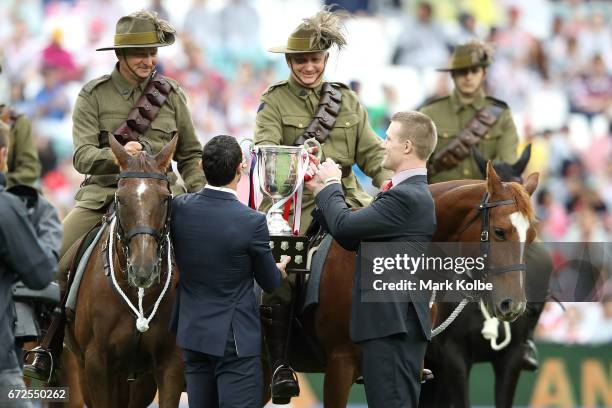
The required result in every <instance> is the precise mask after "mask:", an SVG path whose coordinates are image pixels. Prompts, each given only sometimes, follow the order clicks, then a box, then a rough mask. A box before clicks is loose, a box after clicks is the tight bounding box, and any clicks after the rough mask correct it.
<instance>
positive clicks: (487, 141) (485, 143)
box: [419, 90, 518, 183]
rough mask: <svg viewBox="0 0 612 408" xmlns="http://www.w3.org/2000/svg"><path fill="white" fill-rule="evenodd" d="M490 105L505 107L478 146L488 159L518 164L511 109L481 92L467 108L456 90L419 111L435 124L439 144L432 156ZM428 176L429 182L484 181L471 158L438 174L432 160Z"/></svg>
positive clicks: (516, 142) (428, 103) (516, 139)
mask: <svg viewBox="0 0 612 408" xmlns="http://www.w3.org/2000/svg"><path fill="white" fill-rule="evenodd" d="M490 105H498V106H502V107H504V108H505V110H504V112H503V113H502V114H501V116H500V117H499V119H498V120H497V122H495V124H494V125H493V126H492V127H491V128H490V129H489V131H488V132H487V133H486V134H485V135H484V137H483V138H482V140H481V141H480V143H478V149H479V150H480V151H481V152H482V155H483V157H484V158H486V159H489V160H494V161H500V162H502V161H503V162H508V163H514V162H515V161H516V154H517V146H518V135H517V133H516V126H515V125H514V121H513V120H512V114H511V112H510V108H508V105H506V104H505V103H504V102H502V101H500V100H497V99H495V98H492V97H489V96H485V94H484V92H482V91H481V92H480V93H479V94H478V95H477V96H476V98H475V99H474V101H473V102H472V103H471V104H469V105H467V106H464V105H462V104H461V102H460V101H459V97H458V95H457V91H456V90H455V91H453V93H451V94H450V95H449V96H446V97H443V98H439V99H434V100H432V101H429V102H427V103H425V105H423V106H422V107H421V108H420V109H419V111H420V112H422V113H424V114H426V115H427V116H429V117H430V118H431V119H432V120H433V121H434V123H435V124H436V129H437V131H438V143H437V145H436V148H435V150H434V152H433V154H432V155H431V157H432V158H433V157H434V156H435V155H436V153H437V152H439V151H440V150H442V149H443V148H445V147H446V146H448V144H449V143H450V142H451V141H452V140H453V139H454V138H455V137H456V136H457V134H458V133H459V132H460V131H461V130H463V129H464V128H465V126H466V125H467V124H468V123H469V122H470V120H472V118H473V117H474V116H475V115H476V112H477V111H478V110H480V109H482V108H483V107H485V106H490ZM428 175H429V182H430V183H439V182H442V181H449V180H461V179H482V174H481V173H480V170H479V169H478V165H477V164H476V161H475V160H474V158H473V157H472V156H469V157H467V158H465V159H464V160H463V161H462V162H460V163H459V164H458V165H457V166H456V167H454V168H452V169H449V170H444V171H440V172H435V170H434V169H433V168H432V166H431V158H430V163H429V165H428Z"/></svg>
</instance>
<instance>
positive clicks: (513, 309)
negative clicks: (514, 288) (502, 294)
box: [495, 298, 527, 322]
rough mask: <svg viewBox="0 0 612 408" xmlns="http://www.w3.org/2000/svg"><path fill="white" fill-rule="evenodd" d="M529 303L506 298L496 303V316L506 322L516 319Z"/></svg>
mask: <svg viewBox="0 0 612 408" xmlns="http://www.w3.org/2000/svg"><path fill="white" fill-rule="evenodd" d="M526 306H527V303H526V302H524V301H518V302H517V301H515V300H512V299H511V298H505V299H503V300H501V301H500V302H497V304H496V305H495V317H497V318H498V319H500V320H502V321H505V322H513V321H515V320H516V319H517V318H518V317H519V316H520V315H521V314H523V312H524V311H525V307H526Z"/></svg>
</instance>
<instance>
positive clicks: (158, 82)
mask: <svg viewBox="0 0 612 408" xmlns="http://www.w3.org/2000/svg"><path fill="white" fill-rule="evenodd" d="M170 92H172V86H171V85H170V83H169V82H168V80H167V79H166V78H164V77H163V76H162V75H160V74H158V73H155V74H154V75H153V78H151V80H150V81H149V83H148V85H147V87H146V88H145V89H144V91H143V92H142V95H141V96H140V98H139V99H138V101H136V104H135V105H134V107H133V108H132V110H131V111H130V113H129V114H128V116H127V119H126V120H125V121H124V122H123V123H121V124H120V125H119V127H117V129H115V131H113V135H114V136H115V138H117V140H118V141H119V143H121V144H122V145H125V144H126V143H128V142H140V140H139V138H140V136H141V135H143V134H144V133H145V132H146V131H147V130H148V129H149V127H150V126H151V122H153V121H154V120H155V118H156V117H157V115H158V114H159V111H160V110H161V107H162V106H163V105H164V103H165V102H166V100H167V99H168V96H170ZM100 136H101V140H100V145H101V146H102V145H103V140H102V139H103V138H104V135H102V134H101V135H100ZM106 137H107V138H108V135H106ZM107 143H108V142H107Z"/></svg>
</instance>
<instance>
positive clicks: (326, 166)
mask: <svg viewBox="0 0 612 408" xmlns="http://www.w3.org/2000/svg"><path fill="white" fill-rule="evenodd" d="M316 175H317V177H319V178H320V179H321V180H322V181H323V182H324V183H326V182H327V181H329V180H330V179H338V181H340V179H342V170H341V169H340V166H339V165H338V164H336V162H335V161H333V160H332V159H330V158H328V159H327V160H325V161H324V162H323V163H321V164H319V166H318V167H317V173H316Z"/></svg>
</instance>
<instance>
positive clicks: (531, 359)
mask: <svg viewBox="0 0 612 408" xmlns="http://www.w3.org/2000/svg"><path fill="white" fill-rule="evenodd" d="M542 309H544V303H542V302H528V303H527V309H526V311H525V315H527V316H528V317H532V318H533V320H534V323H533V326H532V327H529V331H528V332H527V339H526V340H525V344H524V345H523V362H522V365H521V369H522V370H525V371H536V370H537V369H538V367H539V366H540V363H539V361H538V349H537V348H536V344H535V342H534V341H533V330H534V328H535V324H537V321H538V318H539V317H540V314H541V313H542Z"/></svg>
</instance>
